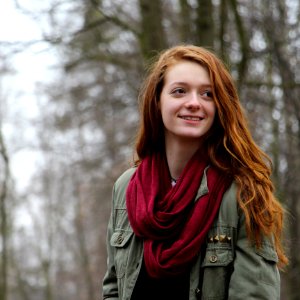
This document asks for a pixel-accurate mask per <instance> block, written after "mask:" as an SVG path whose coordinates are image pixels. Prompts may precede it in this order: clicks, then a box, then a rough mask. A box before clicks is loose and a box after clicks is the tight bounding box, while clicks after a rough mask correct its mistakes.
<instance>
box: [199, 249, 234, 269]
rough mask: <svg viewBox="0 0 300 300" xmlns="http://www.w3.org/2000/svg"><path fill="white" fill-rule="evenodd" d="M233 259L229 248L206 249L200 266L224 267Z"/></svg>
mask: <svg viewBox="0 0 300 300" xmlns="http://www.w3.org/2000/svg"><path fill="white" fill-rule="evenodd" d="M232 261H233V255H232V251H231V249H228V250H227V249H214V250H207V251H206V254H205V258H204V260H203V262H202V267H225V266H228V265H229V264H230V263H231V262H232Z"/></svg>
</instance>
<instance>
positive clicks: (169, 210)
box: [126, 150, 232, 278]
mask: <svg viewBox="0 0 300 300" xmlns="http://www.w3.org/2000/svg"><path fill="white" fill-rule="evenodd" d="M208 165H209V161H208V157H207V156H206V155H204V154H203V153H201V152H200V150H199V151H197V152H196V153H195V154H194V156H193V157H192V158H191V159H190V161H189V162H188V163H187V165H186V166H185V168H184V170H183V172H182V174H181V176H180V178H179V179H178V181H177V183H176V185H175V186H174V187H172V186H171V179H170V174H169V169H168V165H167V161H166V158H165V156H164V155H161V154H155V155H152V156H148V157H146V158H145V159H143V160H142V162H141V163H140V165H139V166H138V168H137V170H136V172H135V173H134V174H133V176H132V178H131V180H130V182H129V184H128V187H127V190H126V205H127V212H128V218H129V222H130V225H131V227H132V229H133V231H134V233H135V234H136V235H137V236H138V237H140V238H142V239H143V240H144V244H143V247H144V261H145V266H146V270H147V272H148V274H149V276H151V277H153V278H166V277H172V276H178V275H181V274H184V273H185V272H188V270H189V268H190V266H191V264H192V262H193V261H194V260H195V259H196V257H197V255H198V254H199V252H200V249H201V246H202V245H203V243H204V242H205V238H206V235H207V233H208V230H209V229H210V227H211V226H212V223H213V221H214V219H215V217H216V214H217V212H218V210H219V207H220V204H221V201H222V197H223V194H224V192H225V191H226V190H227V188H228V187H229V185H230V183H231V181H232V180H231V178H230V176H228V175H225V174H221V173H220V172H218V171H217V170H216V169H215V168H213V167H209V168H208V169H207V172H206V175H207V184H208V190H209V192H208V193H207V194H205V195H203V196H202V197H200V199H195V197H196V195H197V192H198V189H199V186H200V183H201V179H202V176H203V174H204V170H205V168H206V167H207V166H208Z"/></svg>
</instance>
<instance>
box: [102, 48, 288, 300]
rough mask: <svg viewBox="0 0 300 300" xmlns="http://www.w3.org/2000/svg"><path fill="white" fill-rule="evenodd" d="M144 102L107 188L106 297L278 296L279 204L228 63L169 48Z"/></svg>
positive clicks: (280, 259)
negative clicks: (124, 165) (128, 149)
mask: <svg viewBox="0 0 300 300" xmlns="http://www.w3.org/2000/svg"><path fill="white" fill-rule="evenodd" d="M140 100H141V110H142V111H141V116H142V118H141V125H140V129H139V134H138V136H137V140H136V149H135V150H136V153H137V161H136V163H135V167H134V168H131V169H129V170H127V171H126V172H125V173H124V174H122V175H121V176H120V177H119V178H118V180H117V181H116V183H115V185H114V188H113V203H112V215H111V218H110V222H109V224H108V240H107V248H108V265H107V272H106V275H105V277H104V280H103V299H122V300H129V299H130V300H137V299H138V300H145V299H151V300H152V299H155V300H159V299H164V300H165V299H172V300H174V299H178V300H185V299H187V300H188V299H189V300H191V299H214V300H217V299H230V300H234V299H243V300H251V299H253V300H254V299H255V300H257V299H260V300H262V299H265V300H271V299H272V300H276V299H279V298H280V278H279V271H278V266H279V267H283V266H284V265H285V264H286V263H287V258H286V256H285V254H284V251H283V248H282V244H281V232H282V223H283V209H282V207H281V205H280V204H279V203H278V202H277V200H276V199H275V197H274V195H273V185H272V182H271V180H270V173H271V171H270V160H269V159H268V157H267V155H266V154H265V153H264V152H263V151H262V150H261V149H259V147H258V146H257V145H256V144H255V142H254V140H253V138H252V137H251V135H250V133H249V129H248V127H247V124H246V120H245V116H244V114H243V112H242V108H241V104H240V102H239V98H238V95H237V91H236V88H235V86H234V83H233V79H232V77H231V76H230V74H229V73H228V71H227V69H226V68H225V66H224V64H223V63H222V62H221V61H220V60H219V59H218V58H217V57H216V55H214V54H213V53H212V52H210V51H208V50H206V49H204V48H201V47H196V46H189V45H180V46H176V47H173V48H170V49H168V50H166V51H164V52H162V53H161V54H160V56H159V57H158V59H157V60H156V61H155V62H154V64H153V65H152V67H151V69H150V70H149V74H148V76H147V78H146V80H145V82H144V85H143V88H142V90H141V94H140Z"/></svg>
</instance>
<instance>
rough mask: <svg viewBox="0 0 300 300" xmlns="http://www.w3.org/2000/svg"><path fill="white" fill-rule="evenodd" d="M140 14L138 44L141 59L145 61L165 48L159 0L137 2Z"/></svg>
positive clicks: (165, 42) (140, 0)
mask: <svg viewBox="0 0 300 300" xmlns="http://www.w3.org/2000/svg"><path fill="white" fill-rule="evenodd" d="M139 5H140V12H141V33H140V36H139V43H140V47H141V51H142V55H143V57H144V58H145V59H146V60H147V59H149V58H151V57H152V56H153V55H155V54H156V53H157V51H160V50H163V49H164V48H166V47H167V41H166V37H165V33H164V27H163V14H162V4H161V1H160V0H152V1H149V0H139Z"/></svg>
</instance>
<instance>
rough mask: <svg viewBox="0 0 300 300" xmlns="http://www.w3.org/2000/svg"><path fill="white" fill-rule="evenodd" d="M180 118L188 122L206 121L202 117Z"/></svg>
mask: <svg viewBox="0 0 300 300" xmlns="http://www.w3.org/2000/svg"><path fill="white" fill-rule="evenodd" d="M179 118H181V119H183V120H188V121H201V120H203V119H204V117H200V116H179Z"/></svg>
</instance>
